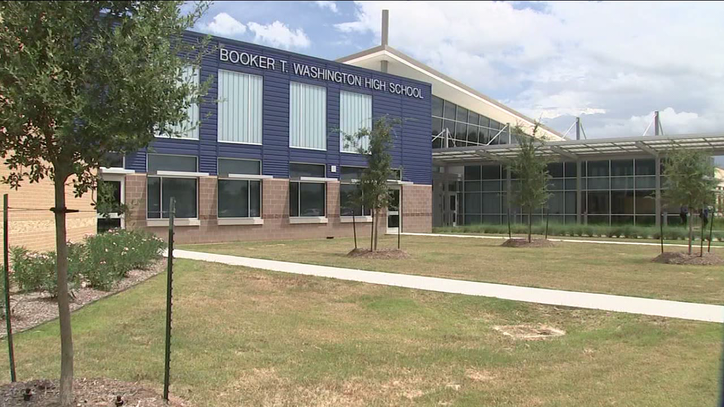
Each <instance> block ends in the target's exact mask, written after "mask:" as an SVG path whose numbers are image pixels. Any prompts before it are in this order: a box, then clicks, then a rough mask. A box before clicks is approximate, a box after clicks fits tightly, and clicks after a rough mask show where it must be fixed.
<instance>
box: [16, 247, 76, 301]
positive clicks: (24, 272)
mask: <svg viewBox="0 0 724 407" xmlns="http://www.w3.org/2000/svg"><path fill="white" fill-rule="evenodd" d="M81 256H82V245H79V244H73V243H69V244H68V287H69V288H70V289H74V288H75V286H76V283H77V278H78V271H79V266H80V264H81V261H82V260H81ZM10 257H11V261H10V262H11V264H12V265H13V267H12V268H13V274H12V276H13V280H14V281H15V282H16V283H17V284H18V286H19V287H20V290H22V291H45V292H47V293H48V294H50V295H51V296H53V297H56V296H57V295H58V279H57V277H56V275H57V274H56V263H55V262H56V256H55V252H45V253H39V252H33V251H29V250H27V249H26V248H24V247H13V248H12V249H11V251H10Z"/></svg>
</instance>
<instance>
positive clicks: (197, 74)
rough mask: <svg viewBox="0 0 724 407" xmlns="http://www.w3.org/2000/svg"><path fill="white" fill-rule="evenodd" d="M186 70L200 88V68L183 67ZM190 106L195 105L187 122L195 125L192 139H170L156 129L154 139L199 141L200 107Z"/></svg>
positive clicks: (192, 66)
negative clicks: (190, 71)
mask: <svg viewBox="0 0 724 407" xmlns="http://www.w3.org/2000/svg"><path fill="white" fill-rule="evenodd" d="M186 68H191V69H192V72H193V73H194V78H195V79H196V83H195V85H196V86H200V84H201V66H198V67H197V66H194V65H185V66H184V69H186ZM191 105H192V106H193V105H196V110H195V112H194V113H195V117H193V118H189V121H190V122H191V123H192V124H194V123H195V125H194V126H193V127H194V129H193V134H194V137H171V136H170V135H167V134H161V133H160V132H159V131H158V129H156V131H155V133H156V134H154V137H155V138H165V139H175V140H190V141H199V140H200V139H201V106H200V105H198V104H197V103H192V104H191Z"/></svg>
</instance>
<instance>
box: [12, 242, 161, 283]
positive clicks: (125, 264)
mask: <svg viewBox="0 0 724 407" xmlns="http://www.w3.org/2000/svg"><path fill="white" fill-rule="evenodd" d="M164 248H165V242H164V241H163V240H161V239H159V238H158V237H156V236H155V235H153V234H151V233H148V232H145V231H126V230H115V231H111V232H108V233H103V234H99V235H95V236H91V237H89V238H87V239H86V241H85V243H68V283H69V286H70V288H71V289H72V288H75V286H76V285H77V283H78V281H79V280H80V279H81V277H82V278H83V279H85V280H86V281H88V283H90V285H91V286H93V287H94V288H97V289H99V290H106V291H107V290H110V289H111V288H113V285H114V284H115V283H116V281H118V280H120V279H121V278H123V277H125V276H126V275H127V274H128V272H129V271H131V270H133V269H136V268H147V267H149V266H150V265H151V264H152V263H153V262H154V261H155V260H157V259H158V258H159V257H160V256H161V252H162V251H163V249H164ZM55 261H56V256H55V252H46V253H37V252H32V251H29V250H27V249H25V248H24V247H13V248H12V250H11V264H12V265H13V280H14V281H15V282H16V283H17V284H18V286H19V287H20V289H21V290H22V291H47V292H48V293H50V294H51V295H53V296H56V295H57V278H56V264H55Z"/></svg>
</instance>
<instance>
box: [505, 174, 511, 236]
mask: <svg viewBox="0 0 724 407" xmlns="http://www.w3.org/2000/svg"><path fill="white" fill-rule="evenodd" d="M505 173H506V175H505V204H506V205H507V207H508V210H507V215H506V216H508V217H510V216H513V208H511V207H510V194H511V193H512V192H513V191H512V189H513V182H512V181H511V179H512V178H513V175H512V174H511V173H510V166H508V165H506V166H505ZM508 222H510V223H513V220H512V219H508Z"/></svg>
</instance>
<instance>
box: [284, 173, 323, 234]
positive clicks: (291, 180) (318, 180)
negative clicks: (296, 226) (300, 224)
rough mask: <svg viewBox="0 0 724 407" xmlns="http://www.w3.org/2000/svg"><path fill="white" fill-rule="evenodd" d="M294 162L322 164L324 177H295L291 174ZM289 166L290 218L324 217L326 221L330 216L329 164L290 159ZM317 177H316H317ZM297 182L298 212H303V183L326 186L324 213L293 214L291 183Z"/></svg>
mask: <svg viewBox="0 0 724 407" xmlns="http://www.w3.org/2000/svg"><path fill="white" fill-rule="evenodd" d="M292 164H303V165H316V166H321V167H323V168H324V177H322V178H318V177H294V178H292V176H291V166H292ZM289 168H290V174H289V184H290V188H289V196H290V201H289V202H287V204H289V218H290V219H322V218H323V219H324V220H325V221H326V220H327V218H328V214H329V208H327V194H328V192H329V188H327V178H326V176H327V165H326V164H319V163H309V162H297V161H290V162H289ZM302 178H313V179H307V180H302ZM315 178H316V179H315ZM292 183H296V184H298V187H297V212H298V213H299V212H301V208H302V194H301V184H322V185H323V186H324V199H323V200H324V208H323V211H324V214H323V215H321V216H306V215H292V205H291V195H292V193H291V184H292Z"/></svg>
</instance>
